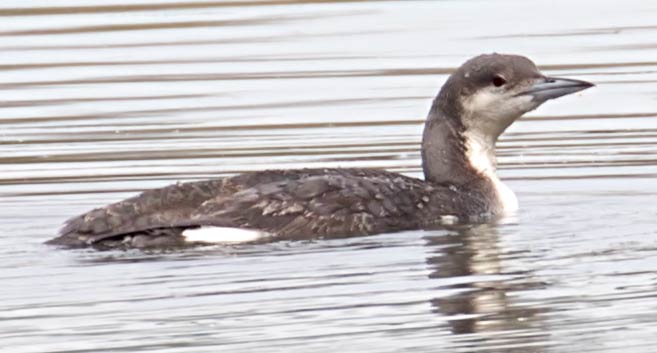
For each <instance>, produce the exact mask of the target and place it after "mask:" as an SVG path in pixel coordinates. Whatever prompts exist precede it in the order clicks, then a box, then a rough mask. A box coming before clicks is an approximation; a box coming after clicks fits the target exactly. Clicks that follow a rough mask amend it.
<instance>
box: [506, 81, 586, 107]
mask: <svg viewBox="0 0 657 353" xmlns="http://www.w3.org/2000/svg"><path fill="white" fill-rule="evenodd" d="M593 86H595V85H594V84H592V83H590V82H586V81H580V80H573V79H569V78H557V77H542V78H539V79H536V81H535V82H534V84H533V85H532V86H531V87H529V89H528V90H526V91H524V92H522V93H520V94H519V95H530V96H532V97H534V100H537V101H542V102H544V101H546V100H548V99H555V98H559V97H562V96H565V95H567V94H571V93H575V92H579V91H581V90H585V89H587V88H589V87H593Z"/></svg>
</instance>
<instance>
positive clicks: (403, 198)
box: [50, 169, 494, 248]
mask: <svg viewBox="0 0 657 353" xmlns="http://www.w3.org/2000/svg"><path fill="white" fill-rule="evenodd" d="M436 197H439V198H440V200H441V202H432V200H435V198H436ZM464 204H467V205H470V206H469V207H467V208H463V207H462V206H461V205H464ZM493 207H494V205H492V204H489V203H487V202H486V201H485V200H483V199H481V198H480V197H478V195H477V194H476V193H469V192H468V191H467V188H464V189H459V188H457V187H455V186H451V187H449V186H446V185H438V184H436V185H431V184H428V183H426V182H424V181H423V180H420V179H416V178H411V177H407V176H403V175H400V174H396V173H391V172H386V171H383V170H376V169H304V170H287V171H286V170H272V171H263V172H256V173H247V174H241V175H237V176H234V177H227V178H222V179H214V180H206V181H200V182H191V183H182V184H175V185H170V186H167V187H164V188H160V189H155V190H149V191H146V192H144V193H142V194H140V195H137V196H135V197H132V198H129V199H126V200H123V201H120V202H117V203H114V204H111V205H108V206H105V207H102V208H98V209H95V210H92V211H90V212H88V213H86V214H83V215H81V216H78V217H75V218H73V219H71V220H69V221H68V222H67V223H66V225H65V226H64V228H62V230H61V232H60V234H61V235H60V236H59V237H58V238H55V239H53V240H51V241H50V243H51V244H57V245H64V246H68V247H86V246H95V247H99V248H114V247H118V248H130V247H138V248H144V247H162V246H182V245H184V239H183V238H182V237H181V232H182V231H183V230H184V229H187V228H190V227H198V226H207V225H212V226H222V227H239V228H250V229H259V230H263V231H265V232H268V233H271V234H274V235H275V236H276V238H277V239H280V240H282V239H290V240H293V239H313V238H339V237H348V236H357V235H367V234H376V233H381V232H389V231H396V230H403V229H414V228H431V227H436V226H438V225H439V223H440V216H439V215H456V216H460V217H467V216H468V215H474V214H482V213H490V212H492V210H493Z"/></svg>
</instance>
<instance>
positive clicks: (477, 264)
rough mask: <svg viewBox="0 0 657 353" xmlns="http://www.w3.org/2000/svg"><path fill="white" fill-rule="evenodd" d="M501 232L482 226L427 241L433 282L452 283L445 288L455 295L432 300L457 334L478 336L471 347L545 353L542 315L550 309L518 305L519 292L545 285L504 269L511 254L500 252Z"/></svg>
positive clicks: (459, 230) (488, 226)
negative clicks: (438, 280) (543, 349)
mask: <svg viewBox="0 0 657 353" xmlns="http://www.w3.org/2000/svg"><path fill="white" fill-rule="evenodd" d="M497 227H498V226H497V225H494V224H482V225H477V226H469V227H464V228H461V229H455V230H454V231H453V232H452V233H451V234H449V235H440V236H431V237H427V244H426V245H427V247H429V248H430V250H429V253H430V255H429V256H428V258H427V263H428V264H429V265H430V270H431V273H430V275H429V277H430V278H432V279H441V282H443V283H444V282H446V280H448V283H450V284H449V285H447V286H441V287H440V289H447V290H450V291H452V290H453V291H454V292H456V294H452V295H448V296H441V297H438V298H434V299H432V300H431V305H432V307H433V308H434V311H435V312H436V313H439V314H441V315H442V316H446V317H447V318H448V324H449V327H450V330H451V331H452V333H453V334H455V335H463V334H475V333H476V334H477V335H475V336H473V342H471V343H468V345H474V346H476V347H478V348H483V347H481V345H484V346H485V348H486V351H487V352H505V353H506V352H541V351H542V349H541V347H544V345H545V343H546V342H547V340H548V333H546V331H545V328H544V327H543V322H542V316H541V313H543V312H545V311H546V309H545V308H541V307H537V306H536V305H535V303H522V302H518V296H514V292H518V291H526V290H531V289H537V288H544V286H545V284H543V283H540V282H538V281H537V280H535V279H533V277H532V273H531V272H527V271H525V272H523V271H516V272H511V271H508V270H505V268H504V261H503V259H502V256H503V255H504V256H505V258H507V259H508V258H510V257H512V256H511V255H512V254H508V253H507V254H504V253H503V252H502V251H501V250H500V246H499V234H498V228H497ZM475 337H476V338H475ZM486 338H491V339H493V338H494V339H495V343H494V344H492V343H491V342H490V341H489V340H486ZM463 343H464V342H461V344H463ZM495 347H499V349H496V348H495ZM530 347H531V349H529V348H530ZM474 348H475V347H473V350H474V351H478V350H476V349H474Z"/></svg>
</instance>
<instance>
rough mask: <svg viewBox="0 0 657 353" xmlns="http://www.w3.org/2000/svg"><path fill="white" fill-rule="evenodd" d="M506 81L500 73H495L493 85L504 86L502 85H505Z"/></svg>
mask: <svg viewBox="0 0 657 353" xmlns="http://www.w3.org/2000/svg"><path fill="white" fill-rule="evenodd" d="M505 83H506V80H505V79H504V77H502V76H499V75H495V76H494V77H493V85H494V86H495V87H502V86H504V84H505Z"/></svg>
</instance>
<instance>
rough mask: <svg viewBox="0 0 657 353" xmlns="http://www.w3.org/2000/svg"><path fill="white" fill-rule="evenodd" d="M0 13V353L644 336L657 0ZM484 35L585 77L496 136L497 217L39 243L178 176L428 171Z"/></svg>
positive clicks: (570, 343)
mask: <svg viewBox="0 0 657 353" xmlns="http://www.w3.org/2000/svg"><path fill="white" fill-rule="evenodd" d="M0 21H1V23H2V25H0V53H2V55H0V92H1V96H0V168H1V170H2V173H0V226H1V228H0V229H2V230H1V231H0V283H2V288H1V289H0V351H3V352H12V353H19V352H39V353H45V352H50V353H53V352H62V353H63V352H171V353H174V352H175V353H179V352H468V353H471V352H475V353H479V352H536V353H537V352H541V353H542V352H555V353H556V352H560V353H561V352H563V353H571V352H578V353H584V352H619V351H622V352H626V353H630V352H632V353H635V352H646V353H654V352H655V346H656V345H657V201H656V200H657V25H656V24H657V2H654V1H643V0H628V1H623V2H622V3H619V2H617V1H609V0H607V1H597V0H595V1H594V0H587V1H576V2H572V1H565V0H564V1H561V0H556V1H551V0H542V1H488V2H483V1H204V0H194V1H191V0H190V1H183V0H181V1H169V0H157V1H147V0H139V1H136V2H135V1H126V0H111V1H77V0H70V1H68V0H66V1H65V0H59V1H36V0H34V1H29V2H27V1H18V0H5V1H3V2H2V4H0ZM493 51H497V52H505V53H520V54H524V55H527V56H529V57H531V58H532V59H533V60H534V61H535V62H537V63H538V64H539V66H540V67H541V68H542V69H543V71H544V72H545V73H547V74H549V75H555V76H564V77H572V78H580V79H584V80H589V81H592V82H594V83H596V85H597V87H595V88H593V89H589V90H587V91H585V92H582V93H581V94H577V95H574V96H570V97H566V98H563V99H560V100H558V101H554V102H549V103H547V104H546V105H544V106H543V107H541V108H539V109H538V110H537V111H535V112H532V113H530V114H528V116H527V117H525V118H523V119H522V120H520V121H518V122H517V123H516V124H514V126H512V127H511V129H510V130H509V131H508V132H507V133H506V134H505V135H504V136H503V137H502V139H501V141H500V142H499V152H498V154H499V164H500V174H501V175H502V177H503V179H505V180H506V181H507V182H508V184H509V185H510V187H511V188H512V189H514V190H515V191H516V193H517V195H518V198H519V200H520V204H521V211H520V212H519V214H518V215H517V217H515V218H513V219H509V220H506V221H505V222H503V223H502V224H497V225H496V224H491V225H484V226H481V227H478V228H474V229H470V230H463V231H448V230H436V231H413V232H403V233H396V234H383V235H378V236H372V237H363V238H353V239H347V240H332V241H314V242H285V243H274V244H266V245H257V246H254V245H250V246H247V245H243V246H230V247H228V246H227V247H205V248H198V249H191V250H185V251H178V252H166V253H157V252H155V253H153V252H149V253H144V252H138V251H135V252H132V251H129V252H118V251H117V252H93V251H87V250H76V251H63V250H58V249H55V248H52V247H48V246H45V245H43V244H42V243H43V242H44V241H46V240H47V239H49V238H51V237H53V236H54V235H55V233H56V231H57V229H58V227H59V226H60V225H61V223H62V222H63V221H64V220H65V219H67V218H68V217H70V216H73V215H76V214H79V213H81V212H84V211H86V210H88V209H90V208H93V207H95V206H98V205H103V204H105V203H109V202H113V201H117V200H120V199H122V198H124V197H127V196H130V195H133V194H134V193H135V192H137V191H140V190H143V189H147V188H154V187H159V186H163V185H167V184H170V183H174V182H176V181H186V180H198V179H203V178H209V177H217V176H224V175H231V174H234V173H238V172H244V171H251V170H261V169H266V168H297V167H320V166H321V167H336V166H340V167H356V166H358V167H381V168H387V169H390V170H394V171H399V172H402V173H406V174H408V175H413V176H420V175H421V169H420V156H419V146H418V143H419V141H420V134H421V130H422V122H423V119H424V117H425V115H426V112H427V110H428V108H429V106H430V103H431V100H432V98H433V96H434V95H435V94H436V92H437V90H438V88H439V87H440V85H441V84H442V82H444V80H445V78H446V75H447V74H448V73H449V72H450V71H451V70H453V69H454V68H456V67H458V66H459V65H460V64H461V63H462V62H463V61H465V60H466V59H468V58H469V57H471V56H474V55H476V54H480V53H486V52H493Z"/></svg>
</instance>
